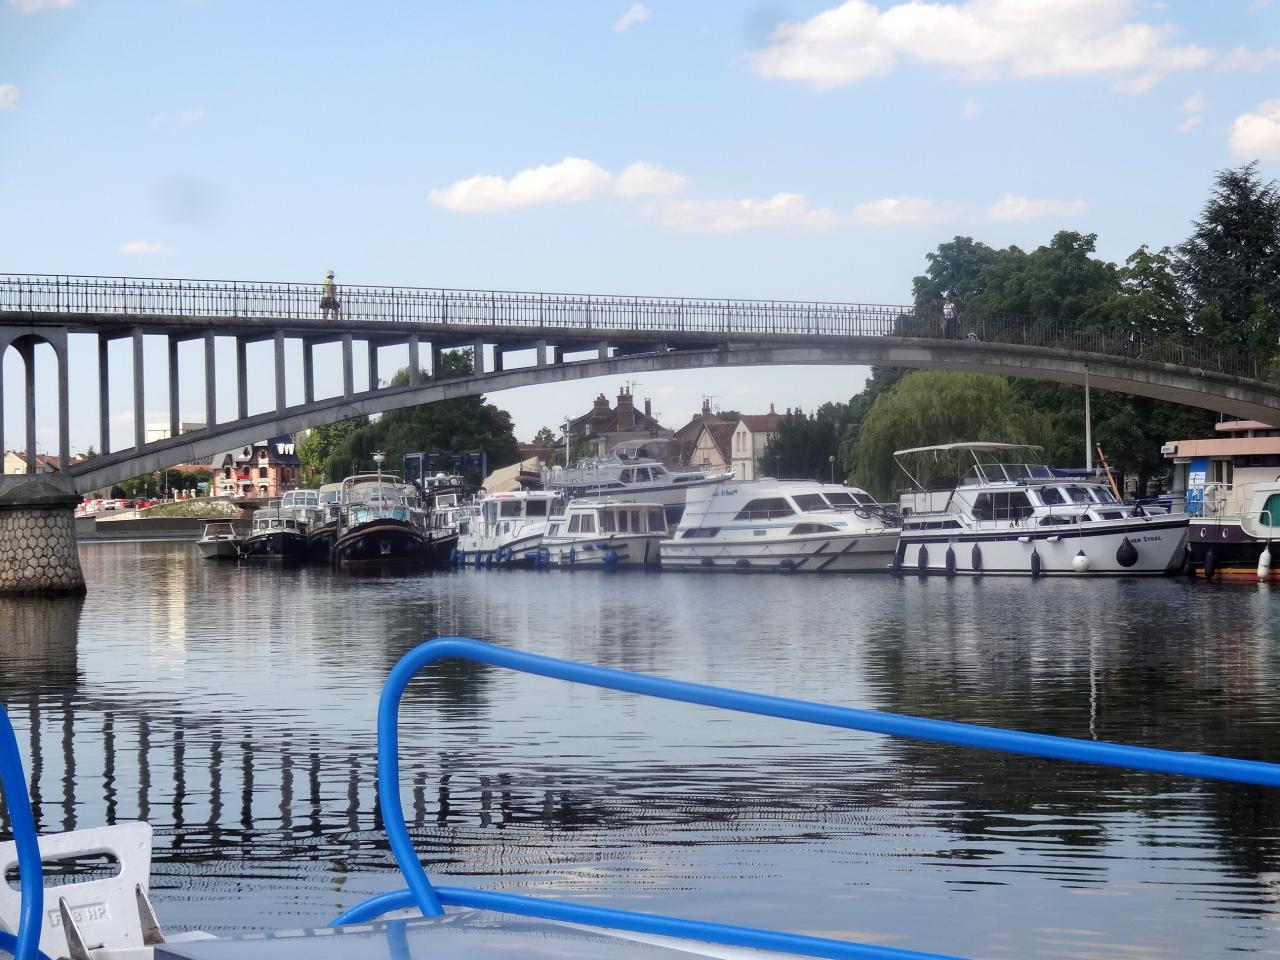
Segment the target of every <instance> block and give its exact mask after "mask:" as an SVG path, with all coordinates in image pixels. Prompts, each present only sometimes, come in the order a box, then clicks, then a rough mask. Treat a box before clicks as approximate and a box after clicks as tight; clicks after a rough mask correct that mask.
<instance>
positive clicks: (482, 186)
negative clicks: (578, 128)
mask: <svg viewBox="0 0 1280 960" xmlns="http://www.w3.org/2000/svg"><path fill="white" fill-rule="evenodd" d="M612 179H613V178H612V177H611V176H610V175H609V172H608V171H607V170H604V169H602V168H601V167H598V166H596V165H595V164H594V163H592V162H591V161H590V160H584V159H582V158H581V157H566V158H565V159H564V160H561V161H560V162H559V163H556V164H552V165H551V166H541V167H533V168H531V169H529V170H521V171H520V172H519V173H517V174H516V175H515V176H514V177H512V178H511V179H510V180H504V179H503V178H502V177H494V176H483V175H482V176H477V177H469V178H467V179H466V180H459V181H457V182H456V183H454V184H453V185H451V186H449V187H447V188H445V189H443V190H440V189H437V190H432V191H431V192H430V193H429V194H428V195H427V198H428V199H429V200H430V201H431V202H432V203H434V204H435V205H436V206H439V207H445V208H447V209H449V210H462V211H466V212H490V211H494V210H510V209H512V208H513V207H527V206H531V205H533V204H537V203H580V202H581V201H583V200H589V199H591V197H593V196H596V195H598V194H601V193H605V192H607V191H608V190H609V186H610V183H611V181H612Z"/></svg>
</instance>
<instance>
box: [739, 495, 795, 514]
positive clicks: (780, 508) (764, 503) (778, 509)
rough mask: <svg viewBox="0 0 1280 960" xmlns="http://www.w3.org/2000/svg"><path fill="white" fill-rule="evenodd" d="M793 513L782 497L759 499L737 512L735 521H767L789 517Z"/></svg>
mask: <svg viewBox="0 0 1280 960" xmlns="http://www.w3.org/2000/svg"><path fill="white" fill-rule="evenodd" d="M793 513H795V511H794V510H793V509H791V504H789V503H787V501H786V500H785V499H784V498H782V497H761V498H760V499H758V500H751V501H749V502H748V503H747V505H746V506H745V507H743V508H742V509H741V510H739V511H738V515H737V516H736V517H734V518H733V519H735V520H767V519H769V518H771V517H789V516H791V515H792V514H793Z"/></svg>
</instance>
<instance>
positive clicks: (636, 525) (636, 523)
mask: <svg viewBox="0 0 1280 960" xmlns="http://www.w3.org/2000/svg"><path fill="white" fill-rule="evenodd" d="M627 512H628V513H629V514H631V532H632V533H639V532H640V531H641V529H642V528H641V526H640V511H639V510H628V511H627Z"/></svg>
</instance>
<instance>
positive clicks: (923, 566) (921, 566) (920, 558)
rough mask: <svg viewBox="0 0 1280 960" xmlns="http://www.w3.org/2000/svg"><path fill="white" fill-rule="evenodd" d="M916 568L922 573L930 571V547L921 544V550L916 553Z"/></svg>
mask: <svg viewBox="0 0 1280 960" xmlns="http://www.w3.org/2000/svg"><path fill="white" fill-rule="evenodd" d="M916 569H917V570H918V571H919V572H920V573H922V574H923V573H928V572H929V548H928V547H926V546H925V545H924V544H923V543H922V544H920V552H919V553H918V554H916Z"/></svg>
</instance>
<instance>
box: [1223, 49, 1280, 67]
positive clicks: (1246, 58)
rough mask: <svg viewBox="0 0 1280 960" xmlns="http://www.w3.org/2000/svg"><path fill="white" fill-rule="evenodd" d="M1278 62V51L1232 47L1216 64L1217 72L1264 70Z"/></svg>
mask: <svg viewBox="0 0 1280 960" xmlns="http://www.w3.org/2000/svg"><path fill="white" fill-rule="evenodd" d="M1277 60H1280V50H1276V49H1275V48H1274V47H1268V48H1266V49H1265V50H1250V49H1249V48H1248V47H1232V48H1231V49H1230V50H1228V51H1227V52H1226V54H1224V55H1223V57H1222V59H1220V60H1219V61H1218V63H1217V67H1218V69H1219V70H1254V71H1256V70H1265V69H1266V68H1267V67H1269V66H1271V64H1273V63H1275V62H1276V61H1277Z"/></svg>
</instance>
